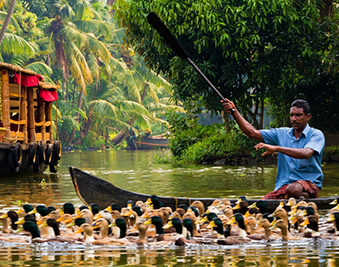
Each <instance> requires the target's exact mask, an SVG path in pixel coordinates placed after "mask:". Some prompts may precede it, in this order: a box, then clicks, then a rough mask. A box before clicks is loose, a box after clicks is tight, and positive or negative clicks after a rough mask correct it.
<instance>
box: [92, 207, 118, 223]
mask: <svg viewBox="0 0 339 267" xmlns="http://www.w3.org/2000/svg"><path fill="white" fill-rule="evenodd" d="M100 218H104V219H106V220H108V221H109V223H112V222H113V220H115V219H117V218H122V216H121V213H120V212H119V211H118V210H113V211H112V212H109V211H107V210H101V211H99V212H98V213H97V214H96V215H95V216H93V220H94V221H96V220H98V219H100Z"/></svg>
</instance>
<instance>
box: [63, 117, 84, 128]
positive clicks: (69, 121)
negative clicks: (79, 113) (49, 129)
mask: <svg viewBox="0 0 339 267" xmlns="http://www.w3.org/2000/svg"><path fill="white" fill-rule="evenodd" d="M61 128H63V129H64V130H66V131H67V132H70V131H72V130H73V128H75V129H76V130H77V131H80V124H79V123H78V121H77V120H76V118H73V117H71V116H63V117H62V126H61Z"/></svg>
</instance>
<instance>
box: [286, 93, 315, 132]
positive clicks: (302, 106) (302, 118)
mask: <svg viewBox="0 0 339 267" xmlns="http://www.w3.org/2000/svg"><path fill="white" fill-rule="evenodd" d="M310 119H311V109H310V106H309V104H308V102H307V101H305V100H302V99H297V100H295V101H293V103H292V104H291V109H290V121H291V125H292V127H293V128H294V130H296V131H303V130H304V128H305V127H306V125H307V123H308V121H309V120H310Z"/></svg>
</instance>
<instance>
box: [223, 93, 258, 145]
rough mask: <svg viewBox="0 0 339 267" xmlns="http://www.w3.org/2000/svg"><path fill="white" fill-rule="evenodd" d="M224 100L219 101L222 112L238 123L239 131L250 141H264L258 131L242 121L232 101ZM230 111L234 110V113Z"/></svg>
mask: <svg viewBox="0 0 339 267" xmlns="http://www.w3.org/2000/svg"><path fill="white" fill-rule="evenodd" d="M225 100H226V101H223V100H222V101H221V102H222V105H223V107H224V110H225V111H226V112H228V113H230V114H231V115H232V116H233V118H234V120H235V121H236V122H237V123H238V125H239V127H240V130H241V131H242V132H243V133H244V134H246V135H247V136H248V137H249V138H251V139H256V140H260V141H264V139H263V137H262V135H261V133H260V131H259V130H257V129H255V128H254V127H253V126H252V125H251V124H250V123H249V122H248V121H246V120H245V119H244V117H243V116H241V114H240V113H239V111H238V110H237V109H236V108H235V105H234V103H233V102H232V101H229V100H228V99H227V98H226V99H225ZM232 109H234V110H235V111H234V112H232V111H231V110H232Z"/></svg>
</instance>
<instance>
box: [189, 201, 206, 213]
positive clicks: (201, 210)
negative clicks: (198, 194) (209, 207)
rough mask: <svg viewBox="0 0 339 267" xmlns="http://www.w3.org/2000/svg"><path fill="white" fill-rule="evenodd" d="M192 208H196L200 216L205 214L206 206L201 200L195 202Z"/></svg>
mask: <svg viewBox="0 0 339 267" xmlns="http://www.w3.org/2000/svg"><path fill="white" fill-rule="evenodd" d="M190 206H194V207H196V208H197V209H198V210H199V215H200V216H201V215H202V214H204V213H205V206H204V204H203V203H202V202H201V201H200V200H195V201H193V202H192V204H191V205H190Z"/></svg>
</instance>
